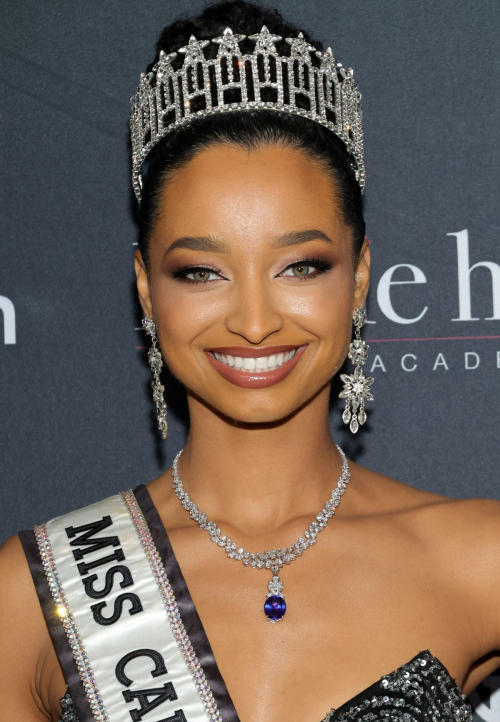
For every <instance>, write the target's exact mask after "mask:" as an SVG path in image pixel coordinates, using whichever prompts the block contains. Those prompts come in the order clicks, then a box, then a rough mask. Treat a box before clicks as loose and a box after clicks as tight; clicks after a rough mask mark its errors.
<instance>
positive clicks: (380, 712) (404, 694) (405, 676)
mask: <svg viewBox="0 0 500 722" xmlns="http://www.w3.org/2000/svg"><path fill="white" fill-rule="evenodd" d="M61 707H62V715H61V717H60V718H59V722H79V720H78V716H77V714H76V710H75V708H74V706H73V701H72V699H71V695H70V693H69V692H66V694H65V695H64V697H63V698H62V699H61ZM473 720H474V718H473V715H472V708H471V706H470V704H469V703H468V702H467V698H466V696H465V695H464V694H463V693H462V691H461V690H460V687H459V686H458V684H457V683H456V682H455V680H454V679H453V678H452V677H451V675H450V674H449V672H448V670H447V669H446V667H445V666H444V665H443V664H442V663H441V662H440V661H439V660H438V659H437V658H436V657H434V656H433V655H432V654H431V653H430V652H428V651H426V652H420V653H419V654H418V655H417V656H416V657H414V658H413V659H412V660H410V662H408V663H407V664H402V665H401V667H398V669H396V670H394V672H391V673H390V674H386V675H384V676H383V677H381V679H380V680H378V681H377V682H375V683H374V684H372V685H371V686H370V687H368V688H367V689H365V690H364V691H363V692H360V693H359V694H358V695H356V696H355V697H353V698H352V699H351V700H349V701H348V702H346V703H345V704H343V705H342V706H341V707H338V708H337V709H336V710H334V709H332V710H331V711H330V712H329V713H328V714H327V716H326V717H325V718H324V719H323V720H322V722H448V721H449V722H473Z"/></svg>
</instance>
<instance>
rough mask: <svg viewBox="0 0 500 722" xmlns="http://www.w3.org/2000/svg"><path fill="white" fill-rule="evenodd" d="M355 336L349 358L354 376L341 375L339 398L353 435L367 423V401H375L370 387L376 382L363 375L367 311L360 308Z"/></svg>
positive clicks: (365, 357)
mask: <svg viewBox="0 0 500 722" xmlns="http://www.w3.org/2000/svg"><path fill="white" fill-rule="evenodd" d="M352 320H353V323H354V328H355V334H354V340H353V341H352V342H351V343H350V345H349V352H348V354H347V356H348V358H350V359H351V361H352V362H353V364H354V367H355V368H354V374H352V375H349V374H340V378H341V379H342V381H343V382H344V388H343V390H342V391H341V392H340V394H339V397H340V398H341V399H345V400H346V402H345V409H344V413H343V414H342V421H343V422H344V424H349V422H350V424H349V428H350V429H351V431H352V433H353V434H355V433H356V432H357V430H358V429H359V426H360V424H364V423H365V421H366V411H365V401H373V396H372V394H371V393H370V386H371V385H372V383H373V382H374V380H375V379H374V378H373V377H372V376H365V375H364V374H363V369H362V366H363V364H364V363H365V361H366V359H367V358H368V344H366V343H365V342H364V341H362V340H361V332H360V329H361V326H363V324H364V323H365V321H366V311H365V310H364V309H363V308H361V307H358V308H357V309H356V310H355V311H354V314H353V317H352Z"/></svg>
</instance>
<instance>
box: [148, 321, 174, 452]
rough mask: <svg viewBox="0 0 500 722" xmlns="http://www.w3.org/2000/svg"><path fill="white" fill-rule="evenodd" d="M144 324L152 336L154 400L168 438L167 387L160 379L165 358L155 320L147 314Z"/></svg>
mask: <svg viewBox="0 0 500 722" xmlns="http://www.w3.org/2000/svg"><path fill="white" fill-rule="evenodd" d="M142 325H143V327H144V330H145V331H146V333H147V334H148V336H151V342H152V346H151V348H150V349H149V351H148V361H149V365H150V367H151V371H152V372H153V376H154V379H153V381H151V387H152V389H153V400H154V402H155V404H156V411H157V414H158V428H159V429H160V431H161V436H162V439H166V438H167V429H168V424H167V404H166V403H165V399H164V397H163V393H164V391H165V387H164V386H163V385H162V383H161V381H160V372H161V370H162V367H163V358H162V355H161V351H160V349H159V348H158V346H157V344H158V338H157V336H156V326H155V322H154V321H153V319H152V318H149V316H146V318H143V319H142Z"/></svg>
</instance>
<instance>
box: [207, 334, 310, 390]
mask: <svg viewBox="0 0 500 722" xmlns="http://www.w3.org/2000/svg"><path fill="white" fill-rule="evenodd" d="M306 348H307V344H306V345H304V346H268V347H266V346H263V347H260V348H252V347H251V346H240V347H234V346H233V347H225V348H218V349H210V350H209V349H205V354H206V356H207V358H208V360H209V362H210V363H211V365H212V366H213V367H214V368H215V369H216V370H217V371H218V372H219V373H220V375H221V376H223V377H224V378H225V379H226V380H227V381H230V382H231V383H233V384H235V385H236V386H242V387H243V388H264V387H266V386H271V385H273V384H276V383H278V382H279V381H282V380H283V379H284V378H286V377H287V376H288V374H289V373H290V372H291V371H292V370H293V369H294V368H295V366H296V365H297V363H298V361H299V359H300V358H301V357H302V355H303V354H304V351H305V350H306Z"/></svg>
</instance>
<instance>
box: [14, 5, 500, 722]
mask: <svg viewBox="0 0 500 722" xmlns="http://www.w3.org/2000/svg"><path fill="white" fill-rule="evenodd" d="M263 26H265V27H263ZM226 28H230V30H226ZM191 36H194V37H191ZM245 36H246V37H245ZM287 39H288V40H287ZM210 40H212V41H213V42H209V41H210ZM254 49H255V50H254ZM160 51H162V52H160ZM316 51H318V52H317V53H316ZM250 56H252V58H253V59H252V58H251V57H250ZM285 58H291V60H290V63H289V62H288V60H286V59H285ZM313 67H314V68H316V70H312V69H311V68H313ZM282 68H286V69H287V70H288V69H289V70H290V74H289V75H287V74H286V73H284V74H283V75H282V76H281V78H282V84H281V86H280V84H279V83H278V81H277V78H278V77H280V76H279V73H280V72H281V70H282ZM183 69H185V70H184V71H183V74H182V75H181V76H180V77H181V78H182V79H183V81H184V82H183V83H181V82H177V81H176V78H178V77H179V74H178V73H179V72H181V71H182V70H183ZM149 70H150V71H152V73H151V75H148V76H146V77H145V78H143V80H142V82H141V85H140V88H139V92H138V95H137V96H135V98H134V103H133V112H132V141H133V149H134V164H133V180H134V190H135V192H136V195H137V197H138V198H139V199H140V203H141V213H140V224H141V225H140V242H139V250H138V251H137V253H136V258H135V268H136V274H137V288H138V292H139V298H140V302H141V305H142V308H143V310H144V314H145V322H144V323H145V329H146V331H147V333H148V335H149V336H150V338H151V341H152V346H151V350H150V352H149V361H150V364H151V368H152V371H153V397H154V401H155V404H156V407H157V412H158V424H159V428H160V431H161V432H162V435H165V434H166V428H167V421H166V406H165V402H164V397H163V388H162V386H161V382H160V378H159V372H160V371H161V366H162V363H163V360H164V361H165V363H166V364H167V365H168V367H169V368H170V369H171V371H172V373H173V374H174V375H175V376H176V377H177V378H178V379H179V380H180V381H181V382H182V383H183V384H184V386H185V387H186V391H187V397H188V405H189V415H190V431H189V437H188V441H187V444H186V447H185V449H184V450H183V452H182V454H181V455H180V456H179V455H178V457H177V458H176V462H175V463H174V468H173V469H172V470H170V469H169V470H168V471H166V472H165V473H164V474H162V475H161V476H160V477H159V478H157V479H155V480H154V481H152V482H151V483H149V484H147V485H146V486H145V485H143V484H140V485H139V486H138V487H136V488H135V489H134V490H133V491H128V492H124V493H123V494H119V495H116V496H113V497H109V499H105V500H103V501H102V502H98V503H97V504H94V505H92V506H90V507H85V508H84V509H78V510H76V511H75V512H71V513H70V514H66V515H64V516H63V517H58V518H57V519H53V520H51V521H50V522H48V523H47V524H46V525H43V524H41V525H39V526H37V527H36V528H35V530H34V531H25V532H21V533H20V534H19V535H17V536H15V537H12V538H11V539H9V540H8V541H7V542H6V544H5V545H4V546H3V548H2V555H1V565H2V579H3V580H4V581H3V584H4V593H3V595H2V614H1V617H0V620H1V622H0V624H1V625H2V628H3V630H2V631H3V637H4V638H5V639H6V642H5V644H4V646H3V648H2V660H1V664H2V670H1V674H0V680H1V682H0V685H1V689H2V692H3V694H2V712H3V716H4V718H5V719H9V720H10V719H22V720H23V721H25V722H36V721H38V720H44V719H52V720H58V719H59V718H60V719H61V720H64V721H65V722H66V721H68V720H73V721H74V720H77V719H78V720H80V722H84V720H92V719H97V720H108V719H109V720H111V722H115V720H116V721H118V720H120V721H121V720H126V719H130V718H131V719H133V720H140V719H144V720H146V721H147V722H149V721H150V720H153V721H155V722H157V721H158V720H171V721H173V722H177V721H179V722H182V720H188V722H191V721H196V722H198V721H201V720H224V721H225V722H226V721H227V722H229V720H231V721H232V722H236V720H238V719H241V720H258V721H259V722H268V721H270V720H276V719H279V720H282V719H283V720H289V721H290V722H292V721H297V722H307V721H309V720H310V722H319V720H323V719H325V720H326V719H328V720H365V721H366V720H406V721H410V720H422V719H427V720H431V719H432V720H452V719H453V720H471V719H472V715H471V710H470V707H469V705H468V704H467V701H466V700H465V697H464V694H468V693H469V692H470V691H471V690H472V689H474V688H475V687H476V686H477V684H479V682H480V681H481V680H483V679H484V678H485V677H486V676H487V675H489V674H490V673H491V672H492V671H493V670H495V669H496V668H497V667H498V666H499V664H500V657H499V652H498V650H499V648H500V615H498V612H497V609H496V599H497V596H498V593H499V592H500V572H499V566H498V564H497V563H495V562H496V561H497V559H498V549H499V533H498V528H499V520H500V510H499V504H498V502H496V501H492V500H486V499H468V500H455V499H449V498H447V497H444V496H439V495H436V494H431V493H429V492H425V491H422V490H419V489H414V488H412V487H410V486H407V485H405V484H402V483H400V482H398V481H395V480H393V479H390V478H388V477H385V476H382V475H380V474H377V473H374V472H372V471H370V470H368V469H365V468H363V467H361V466H359V465H357V464H355V463H353V462H347V460H345V459H344V456H343V452H341V450H340V449H339V448H338V447H337V446H336V445H335V443H334V441H333V440H332V438H331V434H330V430H329V423H328V405H329V395H330V385H331V379H332V378H333V377H334V376H335V374H336V373H337V372H338V371H339V369H340V368H341V366H342V364H343V363H344V361H345V359H346V356H347V355H348V354H349V359H350V360H351V361H352V362H353V363H354V373H352V374H349V375H346V376H345V377H343V380H344V384H345V388H344V391H343V392H342V393H343V396H344V398H346V410H345V412H344V421H345V422H346V423H348V424H349V426H350V428H351V430H352V431H353V432H354V433H357V432H358V429H359V427H360V426H362V425H363V423H364V421H365V419H366V411H365V401H370V400H371V398H372V396H371V379H369V378H367V377H366V376H365V375H364V373H363V364H364V362H365V360H366V347H365V345H364V344H363V342H362V340H361V338H360V331H361V327H362V325H363V306H364V302H365V299H366V295H367V291H368V284H369V268H370V249H369V247H368V243H367V241H366V239H365V237H364V221H363V215H362V204H361V194H362V190H363V187H364V167H363V155H362V131H361V125H360V121H361V116H360V112H359V96H358V94H357V90H356V86H355V85H354V82H353V80H352V75H351V74H350V73H349V72H346V71H344V70H343V69H342V68H341V67H340V66H337V65H336V63H335V62H334V58H333V56H332V55H331V52H330V51H329V50H326V51H325V50H323V48H322V46H321V44H320V43H319V42H317V41H314V40H311V38H310V37H309V36H308V35H307V34H305V35H304V36H301V35H299V29H298V28H295V27H293V26H292V25H291V24H289V23H288V22H286V21H285V20H283V18H281V16H279V15H278V14H277V13H276V12H274V11H271V10H264V9H263V8H260V7H258V6H255V5H252V4H250V3H245V2H240V1H238V2H234V3H222V4H219V5H213V6H210V7H208V8H207V9H206V10H205V11H204V12H203V14H202V15H201V16H200V17H198V18H196V19H194V20H182V21H178V22H176V23H174V24H173V25H171V26H169V27H167V28H166V29H165V30H164V32H163V34H162V36H161V37H160V40H159V43H158V48H157V58H156V62H155V64H153V65H152V66H150V68H149ZM176 73H177V75H176ZM318 78H319V80H318ZM176 82H177V85H176ZM224 84H225V88H226V89H224V88H223V87H222V86H223V85H224ZM228 86H229V87H228ZM200 88H201V89H202V91H200ZM165 89H166V90H165ZM297 89H298V90H297ZM197 91H200V92H197ZM294 91H297V93H296V94H295V95H294ZM218 92H219V94H218ZM282 92H283V96H282V95H281V93H282ZM245 93H246V95H245ZM259 94H260V102H262V103H270V104H271V105H269V106H267V107H266V106H263V105H256V103H257V100H256V99H258V97H259ZM230 103H235V104H236V105H235V106H234V107H230V112H224V113H221V112H219V110H220V109H221V107H222V106H224V105H227V104H230ZM238 104H239V105H240V107H238ZM241 106H244V107H241ZM285 106H286V107H285ZM313 109H315V110H314V113H313ZM226 110H227V108H226ZM197 111H200V115H199V117H194V118H188V114H189V113H190V112H193V113H194V112H197ZM304 111H306V112H304ZM308 113H309V115H308ZM188 121H189V122H188ZM174 122H176V123H177V124H176V125H175V126H173V123H174ZM146 164H147V166H148V167H147V168H146ZM353 325H354V341H352V343H351V338H352V330H353ZM160 348H161V353H160V351H159V349H160ZM172 475H173V476H174V485H173V487H172V482H171V479H172ZM332 489H333V491H332ZM344 492H345V496H344ZM191 498H192V499H193V500H195V504H196V505H195V506H194V505H193V502H192V501H191ZM325 500H328V501H327V502H326V504H325ZM318 512H319V513H318ZM315 520H316V521H315ZM304 529H306V530H307V531H306V532H305V533H304V531H303V530H304ZM320 531H321V532H322V533H321V534H320V535H319V532H320ZM207 532H208V534H207ZM318 535H319V536H318ZM210 537H211V538H212V541H214V542H215V543H210ZM233 539H234V540H235V541H234V542H233V541H232V540H233ZM218 547H221V548H218ZM245 550H251V551H250V552H247V551H245ZM256 550H262V552H261V553H260V554H256V553H254V552H256ZM264 550H268V552H267V553H264ZM224 552H226V553H224ZM233 561H238V562H239V563H238V564H234V563H233ZM253 569H257V570H258V573H257V572H256V571H254V570H253ZM181 570H182V571H181ZM283 585H285V587H283ZM269 621H271V622H274V623H273V624H270V623H269ZM276 622H279V623H276ZM61 705H62V709H61ZM61 715H62V716H61Z"/></svg>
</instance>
